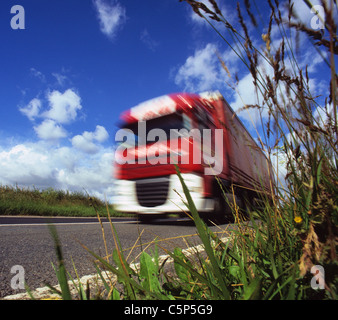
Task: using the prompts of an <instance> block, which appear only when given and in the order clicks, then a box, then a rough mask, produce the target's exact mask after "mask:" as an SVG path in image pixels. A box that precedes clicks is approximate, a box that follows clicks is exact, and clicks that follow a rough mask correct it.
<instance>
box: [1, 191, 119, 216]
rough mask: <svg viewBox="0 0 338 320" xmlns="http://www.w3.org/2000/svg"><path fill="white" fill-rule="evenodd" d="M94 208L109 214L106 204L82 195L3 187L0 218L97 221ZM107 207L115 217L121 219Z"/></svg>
mask: <svg viewBox="0 0 338 320" xmlns="http://www.w3.org/2000/svg"><path fill="white" fill-rule="evenodd" d="M93 207H95V208H96V209H97V210H98V211H99V212H100V213H102V214H105V212H106V204H105V203H104V202H103V201H101V200H100V199H98V198H96V197H91V196H89V195H88V194H85V193H82V192H70V191H64V190H55V189H53V188H48V189H45V190H39V189H29V188H19V187H17V186H16V187H11V186H0V215H27V216H29V215H34V216H69V217H96V215H97V214H96V213H95V210H93ZM108 207H109V209H110V211H111V212H112V215H114V216H118V215H121V214H118V213H117V212H115V211H114V209H113V206H111V205H109V206H108Z"/></svg>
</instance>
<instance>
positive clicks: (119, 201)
mask: <svg viewBox="0 0 338 320" xmlns="http://www.w3.org/2000/svg"><path fill="white" fill-rule="evenodd" d="M182 177H183V179H184V182H185V184H186V185H187V187H188V189H189V191H190V194H191V197H192V199H193V200H194V203H195V206H196V209H197V210H198V211H199V212H211V211H213V210H214V200H213V199H209V198H205V197H204V196H203V185H204V184H203V177H201V176H199V175H196V174H182ZM164 189H166V190H167V191H161V190H164ZM115 190H116V191H115V193H116V196H115V197H114V199H113V203H114V206H115V209H116V210H117V211H120V212H124V213H136V214H156V215H158V214H166V213H184V211H187V210H188V209H187V207H186V205H185V204H184V202H183V201H185V202H186V197H185V194H184V192H183V189H182V185H181V183H180V180H179V178H178V176H177V175H170V176H167V177H158V178H149V179H141V180H116V182H115ZM156 202H158V203H159V204H158V205H157V203H156Z"/></svg>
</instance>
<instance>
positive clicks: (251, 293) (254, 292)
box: [242, 278, 261, 300]
mask: <svg viewBox="0 0 338 320" xmlns="http://www.w3.org/2000/svg"><path fill="white" fill-rule="evenodd" d="M260 290H261V279H260V278H255V279H254V280H253V281H252V282H251V283H250V284H249V285H248V286H246V287H245V288H244V294H243V297H242V298H243V299H244V300H254V299H258V298H259V293H260Z"/></svg>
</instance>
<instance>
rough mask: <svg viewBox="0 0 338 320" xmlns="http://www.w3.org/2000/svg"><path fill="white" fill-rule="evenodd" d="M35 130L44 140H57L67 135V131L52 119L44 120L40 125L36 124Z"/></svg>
mask: <svg viewBox="0 0 338 320" xmlns="http://www.w3.org/2000/svg"><path fill="white" fill-rule="evenodd" d="M34 130H35V132H36V134H37V135H38V137H39V138H40V139H42V140H50V141H56V140H59V139H61V138H65V137H67V131H66V130H65V129H64V128H63V127H62V126H60V125H58V124H57V123H56V122H55V121H54V120H51V119H46V120H44V121H43V122H42V123H41V124H40V125H38V126H35V127H34Z"/></svg>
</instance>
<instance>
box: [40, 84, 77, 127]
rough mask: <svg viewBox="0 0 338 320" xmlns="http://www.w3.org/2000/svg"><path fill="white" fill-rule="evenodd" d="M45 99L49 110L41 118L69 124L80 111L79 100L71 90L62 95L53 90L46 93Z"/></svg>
mask: <svg viewBox="0 0 338 320" xmlns="http://www.w3.org/2000/svg"><path fill="white" fill-rule="evenodd" d="M47 99H48V102H49V106H50V109H49V110H48V111H46V112H44V113H43V114H42V116H43V117H44V118H48V119H52V120H55V121H56V122H58V123H69V122H71V121H73V120H75V118H76V116H77V112H78V110H81V109H82V106H81V98H80V96H79V95H78V94H77V93H76V92H74V91H73V90H72V89H68V90H66V91H65V92H64V93H61V92H60V91H58V90H54V91H52V92H49V93H48V96H47Z"/></svg>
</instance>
